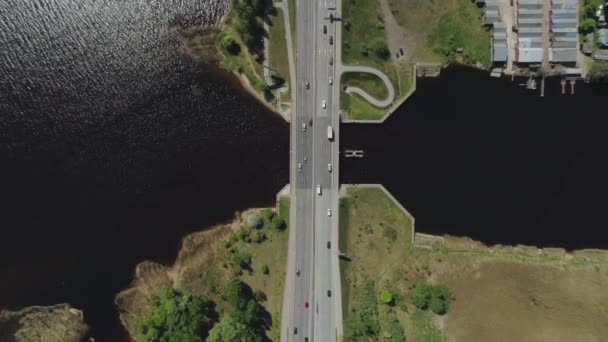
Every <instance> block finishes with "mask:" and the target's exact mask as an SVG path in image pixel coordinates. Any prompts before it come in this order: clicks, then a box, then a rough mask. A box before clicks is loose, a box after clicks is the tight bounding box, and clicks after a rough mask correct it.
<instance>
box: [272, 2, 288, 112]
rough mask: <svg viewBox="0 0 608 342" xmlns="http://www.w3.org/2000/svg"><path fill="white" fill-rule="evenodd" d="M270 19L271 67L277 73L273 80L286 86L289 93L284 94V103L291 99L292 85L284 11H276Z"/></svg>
mask: <svg viewBox="0 0 608 342" xmlns="http://www.w3.org/2000/svg"><path fill="white" fill-rule="evenodd" d="M269 17H270V23H269V25H268V27H269V31H270V32H268V34H269V41H268V43H269V47H268V50H269V51H268V54H269V55H270V56H269V57H270V58H269V63H268V64H269V65H270V67H271V68H273V69H274V70H275V71H276V74H275V75H273V78H274V80H275V82H276V84H286V85H287V86H288V88H289V91H287V92H285V93H283V95H282V99H283V101H289V100H290V99H291V95H290V93H291V83H290V75H289V55H288V54H287V40H286V39H285V33H286V31H285V22H284V14H283V11H282V10H277V9H275V10H274V11H273V12H272V14H271V15H270V16H269Z"/></svg>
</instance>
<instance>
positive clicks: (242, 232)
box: [237, 227, 251, 242]
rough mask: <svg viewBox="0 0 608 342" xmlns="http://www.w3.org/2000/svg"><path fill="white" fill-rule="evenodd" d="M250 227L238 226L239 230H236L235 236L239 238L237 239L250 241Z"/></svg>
mask: <svg viewBox="0 0 608 342" xmlns="http://www.w3.org/2000/svg"><path fill="white" fill-rule="evenodd" d="M250 235H251V229H249V228H247V227H241V228H239V231H238V232H237V236H238V238H239V240H241V241H243V242H251V238H250Z"/></svg>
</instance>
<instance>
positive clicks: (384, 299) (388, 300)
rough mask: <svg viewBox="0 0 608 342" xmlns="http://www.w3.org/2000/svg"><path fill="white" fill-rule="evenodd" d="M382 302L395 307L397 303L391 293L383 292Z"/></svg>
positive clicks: (381, 293)
mask: <svg viewBox="0 0 608 342" xmlns="http://www.w3.org/2000/svg"><path fill="white" fill-rule="evenodd" d="M380 301H381V302H382V303H384V304H388V305H393V304H394V303H395V298H394V297H393V294H392V293H391V291H389V290H383V291H382V292H380Z"/></svg>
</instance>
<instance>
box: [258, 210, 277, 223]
mask: <svg viewBox="0 0 608 342" xmlns="http://www.w3.org/2000/svg"><path fill="white" fill-rule="evenodd" d="M260 215H261V216H262V218H263V219H264V220H266V221H268V222H270V220H272V217H273V216H274V212H273V211H272V209H270V208H266V209H263V210H262V211H261V212H260Z"/></svg>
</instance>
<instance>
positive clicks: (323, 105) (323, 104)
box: [321, 100, 327, 109]
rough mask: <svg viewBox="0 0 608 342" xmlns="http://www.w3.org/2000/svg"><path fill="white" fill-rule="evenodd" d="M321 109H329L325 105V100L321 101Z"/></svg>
mask: <svg viewBox="0 0 608 342" xmlns="http://www.w3.org/2000/svg"><path fill="white" fill-rule="evenodd" d="M321 107H323V109H325V107H327V105H326V104H325V100H323V101H321Z"/></svg>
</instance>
